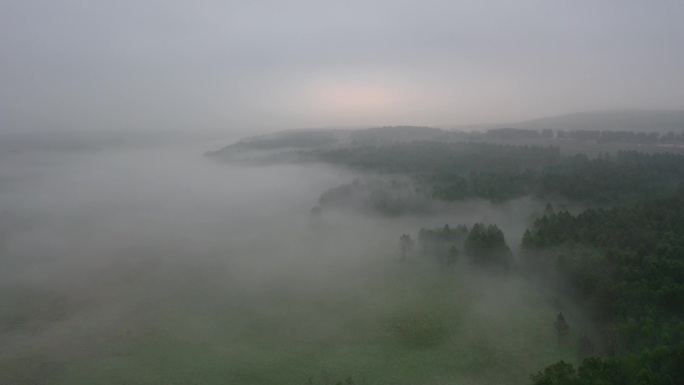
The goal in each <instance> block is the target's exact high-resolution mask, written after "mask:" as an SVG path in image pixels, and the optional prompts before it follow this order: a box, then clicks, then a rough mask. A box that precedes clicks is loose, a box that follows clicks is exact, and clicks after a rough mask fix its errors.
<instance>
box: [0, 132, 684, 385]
mask: <svg viewBox="0 0 684 385" xmlns="http://www.w3.org/2000/svg"><path fill="white" fill-rule="evenodd" d="M559 133H560V135H561V136H560V137H559ZM16 135H19V136H20V137H21V138H20V139H17V137H11V135H9V134H8V135H5V136H3V141H4V139H5V138H8V140H7V141H4V142H3V143H11V146H10V145H8V144H5V146H7V147H3V146H0V159H1V160H2V163H0V181H2V187H1V188H0V212H2V224H1V225H0V248H1V253H2V259H1V260H0V282H1V284H0V288H1V290H0V298H1V301H0V304H2V305H1V307H0V383H8V384H14V383H17V384H22V383H27V384H28V383H50V384H53V383H54V384H60V383H63V384H78V383H83V384H87V383H112V384H119V383H140V384H161V383H179V384H186V383H187V384H190V383H203V384H205V383H216V384H223V383H249V384H259V383H263V384H271V383H292V384H336V383H347V384H412V383H427V384H430V383H434V384H443V383H473V384H475V383H477V384H479V383H488V384H489V383H494V384H496V383H500V384H508V383H521V384H522V383H530V381H532V382H533V383H535V384H537V383H555V382H545V381H550V380H549V379H550V378H556V379H561V380H559V381H574V382H570V383H578V384H585V383H587V384H589V383H595V382H592V381H595V380H596V381H598V380H605V381H627V382H620V383H632V382H631V381H635V379H639V378H644V376H651V377H650V378H651V379H653V381H654V382H653V383H666V382H667V381H671V380H672V379H673V378H679V377H677V376H678V375H679V374H678V373H679V372H678V370H680V369H679V368H681V366H677V364H676V363H677V362H678V360H679V358H678V357H681V356H678V354H679V353H678V351H679V350H677V349H679V348H678V345H677V344H678V341H681V340H682V339H681V337H682V334H681V333H682V330H684V328H682V326H681V325H682V323H681V322H682V320H681V311H682V310H683V309H682V307H681V304H682V303H683V302H680V300H681V294H680V293H681V290H682V289H681V282H682V280H680V279H679V278H678V277H679V276H680V274H681V271H682V270H681V266H682V265H681V256H680V254H679V252H678V251H677V250H680V249H678V247H679V246H678V245H679V242H680V241H679V239H680V238H678V237H677V234H680V231H682V230H684V228H682V226H683V225H682V222H681V218H682V217H684V216H682V213H680V211H681V207H684V204H682V201H681V200H682V180H684V175H682V173H683V172H684V167H683V166H684V156H683V155H681V154H680V151H681V150H680V149H679V148H678V147H677V146H661V145H662V144H664V143H667V144H677V143H679V140H680V138H681V135H682V133H681V131H680V132H673V133H669V132H661V133H659V134H658V137H657V138H656V139H653V138H655V137H654V136H652V135H651V136H647V139H645V140H635V139H634V138H640V136H639V134H638V133H632V134H623V135H620V134H616V132H614V131H611V133H610V134H608V135H611V136H610V137H611V138H626V139H620V140H611V141H607V140H602V139H601V138H603V136H604V135H606V131H599V134H598V136H596V134H587V133H586V131H582V130H579V131H576V132H572V133H569V132H566V131H563V130H552V129H541V130H535V129H532V128H505V129H500V128H492V129H489V130H482V131H451V130H444V129H438V128H430V127H412V126H402V127H381V128H371V129H362V130H347V129H330V130H293V131H283V132H276V133H271V134H265V135H263V136H257V137H250V138H244V139H238V140H235V139H225V138H223V137H220V136H207V135H204V136H202V135H199V136H192V135H190V134H187V135H179V136H177V137H173V136H171V137H169V136H163V135H162V136H157V134H156V133H149V134H143V135H141V136H140V137H141V138H146V140H140V141H136V140H135V139H134V138H135V136H127V135H124V134H122V135H114V134H112V135H113V136H107V135H109V134H107V135H99V136H98V135H97V134H92V133H89V134H86V135H84V136H83V137H79V136H78V135H77V133H73V134H72V135H74V137H75V138H79V139H78V140H75V141H71V140H67V141H64V139H63V138H60V139H59V140H58V141H57V142H55V141H54V140H53V139H52V138H59V136H52V135H54V134H50V135H44V136H41V135H40V134H32V135H30V136H23V135H20V134H16ZM578 135H579V136H578ZM582 135H584V136H582ZM586 135H589V136H591V135H594V136H592V137H591V139H587V138H586V137H585V136H586ZM112 137H118V138H125V139H126V140H113V139H112ZM644 138H646V136H645V137H644ZM231 141H232V142H233V143H232V144H230V145H228V146H226V142H231ZM64 143H80V144H79V145H78V146H71V145H65V144H64ZM215 149H220V150H215ZM582 150H584V151H582ZM203 154H204V156H203ZM644 282H646V283H647V284H646V286H644V284H643V283H644ZM554 363H555V364H554ZM575 368H578V369H579V370H578V371H576V370H575ZM535 373H536V374H535ZM659 381H664V382H659ZM608 383H618V382H608ZM634 383H636V382H634Z"/></svg>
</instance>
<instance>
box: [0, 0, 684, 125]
mask: <svg viewBox="0 0 684 385" xmlns="http://www.w3.org/2000/svg"><path fill="white" fill-rule="evenodd" d="M682 20H684V2H682V1H680V0H650V1H646V0H640V1H637V0H600V1H596V0H574V1H570V0H557V1H548V0H499V1H487V2H484V1H456V0H451V1H447V0H424V1H405V0H378V1H373V0H364V1H359V0H345V1H334V2H332V1H321V0H319V1H313V0H292V1H273V0H269V1H262V0H249V1H242V0H233V1H230V0H229V1H218V0H196V1H191V2H190V1H179V0H165V1H144V0H138V1H132V0H117V1H105V0H102V1H93V0H80V1H79V0H60V1H48V0H45V1H39V0H4V1H2V2H0V132H1V131H24V130H67V129H89V130H90V129H92V130H98V129H121V128H123V129H129V130H130V129H134V130H135V129H144V128H150V129H174V130H188V131H191V130H198V131H199V130H213V131H223V130H225V131H236V132H237V131H240V132H245V131H250V130H253V131H263V130H274V129H288V128H305V127H350V126H354V127H367V126H378V125H398V124H410V125H437V126H443V125H459V124H479V123H504V122H514V121H522V120H527V119H533V118H537V117H542V116H551V115H556V114H563V113H571V112H579V111H590V110H611V109H667V110H672V109H684V72H682V69H683V68H684V43H682V42H683V41H684V23H683V22H681V21H682Z"/></svg>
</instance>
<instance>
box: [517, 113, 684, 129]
mask: <svg viewBox="0 0 684 385" xmlns="http://www.w3.org/2000/svg"><path fill="white" fill-rule="evenodd" d="M507 126H508V127H516V128H530V129H535V130H541V129H545V128H550V129H552V130H565V131H578V130H599V131H640V132H661V133H666V132H669V131H674V132H682V131H684V110H680V111H656V110H624V111H593V112H579V113H574V114H567V115H559V116H552V117H546V118H540V119H533V120H530V121H527V122H520V123H516V124H508V125H507Z"/></svg>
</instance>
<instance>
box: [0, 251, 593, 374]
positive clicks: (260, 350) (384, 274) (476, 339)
mask: <svg viewBox="0 0 684 385" xmlns="http://www.w3.org/2000/svg"><path fill="white" fill-rule="evenodd" d="M187 271H188V268H187V267H186V266H176V267H173V268H170V269H169V268H166V269H161V271H156V270H155V269H154V267H152V266H150V267H146V268H141V272H139V273H137V274H133V275H131V274H130V273H127V274H125V275H123V276H118V275H117V274H116V273H115V272H114V273H112V272H110V273H109V274H106V276H107V277H108V279H107V280H102V279H100V280H99V281H98V283H91V284H90V285H91V286H90V287H89V290H85V291H84V292H83V293H81V295H80V297H79V296H74V295H73V293H72V294H71V295H69V296H66V295H65V296H64V298H61V297H60V296H59V295H58V294H54V293H52V294H48V293H47V292H40V291H36V290H28V289H21V290H18V289H17V290H14V291H12V290H2V293H4V294H3V296H4V298H2V299H3V307H2V308H1V310H2V318H1V319H2V320H3V326H4V330H3V332H2V334H1V335H2V341H3V344H4V345H5V346H4V349H3V355H2V357H0V383H3V384H38V383H40V384H42V383H50V384H65V385H66V384H68V385H77V384H96V383H97V384H141V385H142V384H150V385H152V384H309V383H311V384H337V383H338V382H340V381H341V382H342V383H346V382H345V381H346V380H347V379H349V378H350V379H351V380H352V381H353V383H354V384H476V383H477V384H480V383H482V384H516V383H519V384H524V383H526V382H527V381H528V376H529V374H530V373H533V372H536V371H537V370H540V369H541V368H543V367H544V366H545V365H547V364H549V363H551V362H554V361H556V360H558V359H565V360H568V361H571V362H573V361H574V360H575V358H576V348H575V345H576V343H575V341H576V339H577V336H578V334H579V329H580V327H578V326H577V325H578V324H579V323H580V321H579V320H577V319H575V318H576V317H575V316H574V315H573V314H572V313H570V314H566V317H567V318H568V322H569V323H570V325H571V333H570V335H568V336H567V337H566V338H565V339H564V341H563V344H562V345H561V346H560V347H559V346H558V344H557V340H556V337H555V334H554V330H553V327H552V324H553V321H554V319H555V315H556V314H557V309H555V308H554V307H553V306H552V305H551V302H552V301H550V300H549V299H548V298H546V297H545V296H544V295H543V294H542V293H541V292H540V291H539V290H536V289H535V288H533V287H532V286H531V285H530V284H529V283H526V282H525V281H523V280H521V279H517V278H511V277H508V278H505V277H492V276H488V275H487V274H482V273H481V272H477V271H472V270H470V269H468V268H465V267H462V268H461V269H459V271H457V272H456V274H453V275H452V274H449V273H447V272H445V271H442V270H440V269H438V268H437V267H436V266H432V265H431V264H430V263H419V262H414V263H406V264H401V263H397V262H395V261H385V262H384V263H381V264H376V265H373V266H366V268H365V269H364V270H363V272H361V271H356V272H351V271H342V272H340V271H335V269H331V270H330V271H328V273H326V274H322V275H319V276H317V277H315V278H313V279H311V280H308V281H305V282H299V283H294V284H290V285H284V286H274V287H270V288H267V289H264V288H261V289H254V290H251V291H249V292H247V291H245V292H240V291H239V290H240V287H234V286H231V285H226V284H224V283H223V282H224V281H223V280H224V275H223V274H222V272H221V271H220V269H217V268H215V267H214V268H211V269H208V268H207V271H206V272H203V271H201V270H198V268H196V271H195V273H194V276H195V277H196V278H195V279H192V278H187V277H189V276H193V274H187ZM181 272H182V273H181ZM204 273H206V276H205V275H203V274H204ZM179 277H185V278H183V280H182V281H181V280H180V278H179ZM242 289H244V288H242ZM236 290H237V291H236ZM66 298H69V299H68V300H67V299H66ZM92 298H96V299H97V300H93V299H92ZM130 298H138V301H135V302H131V301H130ZM124 302H125V304H124ZM117 303H119V304H120V307H119V308H117ZM124 309H125V311H124ZM22 317H23V318H22ZM573 317H575V318H573ZM10 347H14V348H12V349H10Z"/></svg>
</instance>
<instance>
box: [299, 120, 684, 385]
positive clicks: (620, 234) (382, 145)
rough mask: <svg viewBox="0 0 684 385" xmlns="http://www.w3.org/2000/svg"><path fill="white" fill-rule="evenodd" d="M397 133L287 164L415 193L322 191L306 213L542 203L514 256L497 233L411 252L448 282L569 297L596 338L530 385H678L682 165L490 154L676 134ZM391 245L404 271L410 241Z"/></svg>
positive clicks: (451, 232)
mask: <svg viewBox="0 0 684 385" xmlns="http://www.w3.org/2000/svg"><path fill="white" fill-rule="evenodd" d="M399 131H400V134H401V135H403V136H404V137H405V138H408V139H407V140H390V139H387V138H386V137H385V138H384V139H383V135H387V133H389V132H392V131H391V130H388V129H376V130H371V131H368V132H361V133H357V134H355V135H354V140H353V141H351V142H349V143H348V144H346V145H340V144H339V143H337V144H336V145H334V146H320V147H318V148H314V149H311V148H306V147H307V146H303V147H300V149H299V150H297V151H296V153H297V156H298V159H299V160H298V161H317V162H325V163H330V164H335V165H340V166H345V167H349V168H351V169H354V170H360V171H363V172H366V173H367V174H369V175H385V178H387V176H389V177H390V178H392V177H395V176H403V177H408V178H409V179H408V180H410V181H412V182H413V183H415V186H414V187H411V184H407V182H406V181H405V180H404V181H402V182H401V183H400V182H397V181H391V179H389V180H390V181H388V179H385V180H384V181H381V182H377V181H376V182H365V183H361V182H359V181H358V180H357V181H354V182H353V183H351V184H349V185H342V186H340V187H337V188H335V189H332V190H330V191H328V192H326V193H324V194H323V195H322V196H321V199H320V202H319V203H320V204H321V205H322V206H323V207H326V206H335V205H339V204H340V202H348V201H350V200H354V199H357V198H359V197H361V198H360V199H361V200H362V201H364V202H370V203H371V204H370V206H369V207H370V208H371V209H372V210H374V211H376V212H378V213H380V214H382V215H396V214H401V213H402V212H409V213H413V214H415V213H416V212H417V211H420V210H427V209H426V206H424V201H421V200H420V199H418V198H416V197H417V196H422V197H425V198H429V199H433V200H436V201H445V202H449V201H457V200H468V199H473V198H480V199H485V200H489V201H491V202H494V203H496V202H503V201H507V200H511V199H514V198H518V197H523V196H530V195H531V196H534V197H537V198H539V199H542V200H546V201H549V202H553V204H551V203H549V204H547V206H546V209H545V210H544V212H543V213H539V215H538V217H537V218H538V219H536V220H535V221H534V222H533V223H531V224H530V227H529V228H528V229H527V230H526V231H525V232H524V234H520V236H521V238H519V239H517V240H516V239H513V240H509V242H512V244H516V246H517V244H521V245H522V248H521V253H520V255H518V256H517V257H516V256H514V255H513V253H512V252H511V249H510V248H509V246H508V244H507V243H506V240H505V239H504V236H503V233H502V231H501V230H500V229H499V228H498V227H497V226H496V224H482V223H476V224H474V225H472V227H470V228H469V227H467V226H465V225H458V226H456V227H454V228H453V229H452V228H450V227H449V225H446V226H445V227H444V228H437V229H420V231H419V232H418V234H417V236H416V240H417V246H418V247H417V248H416V249H417V250H416V251H417V253H418V254H419V255H422V256H432V257H437V259H438V260H440V261H441V262H442V263H443V265H444V266H445V267H446V268H447V269H450V270H452V271H453V269H455V268H457V265H458V261H459V260H461V261H463V260H465V261H467V262H468V263H470V264H471V265H474V266H479V267H480V268H483V269H489V270H491V271H497V272H499V273H503V274H524V275H526V276H528V277H529V278H530V279H532V280H537V281H539V282H543V283H544V285H547V286H548V287H551V288H552V289H551V290H552V291H555V292H556V293H558V294H559V295H562V296H565V297H567V298H573V299H574V300H576V301H577V302H578V303H579V304H580V306H581V308H582V309H583V310H584V311H585V312H586V313H587V314H589V316H590V318H591V320H592V322H594V323H595V325H597V329H598V330H599V335H598V336H593V337H591V338H590V337H588V336H582V337H581V341H580V342H579V344H578V346H579V351H578V355H579V357H580V358H581V359H582V360H581V361H579V362H581V363H580V364H579V365H577V367H573V365H571V364H569V363H567V362H563V361H560V362H557V363H555V364H551V365H550V366H548V367H547V368H546V369H544V370H543V371H540V372H539V373H537V374H533V375H531V381H532V382H533V383H534V384H674V383H682V381H684V236H683V235H684V155H681V154H678V153H676V152H674V153H668V152H653V151H635V150H618V151H610V152H605V153H599V154H598V155H597V156H589V155H587V154H582V153H574V154H567V153H563V152H562V151H561V149H560V148H559V147H558V146H548V145H546V146H538V145H529V144H525V145H519V144H515V145H514V144H501V141H502V140H503V141H504V142H505V141H507V140H508V141H517V140H520V139H529V140H530V141H531V142H532V143H534V140H538V139H549V138H555V140H574V141H578V142H585V143H586V142H589V141H592V142H593V143H595V144H596V145H601V144H605V143H609V142H621V143H651V144H653V145H654V146H655V145H656V144H657V143H661V144H662V143H667V144H668V145H673V146H675V145H676V143H678V142H681V141H682V139H683V136H682V135H683V134H682V133H673V132H670V133H666V134H663V135H659V134H657V133H634V132H613V131H588V130H585V131H574V132H565V131H558V132H553V131H551V130H539V131H537V130H514V129H497V130H490V131H489V132H487V133H485V134H482V135H484V136H486V137H488V138H491V139H496V143H487V142H483V141H472V140H469V141H459V140H458V138H459V137H461V135H466V134H465V133H463V134H449V133H445V132H440V131H439V130H434V129H432V130H427V131H425V132H424V134H425V135H427V136H428V137H427V138H426V137H421V136H420V135H418V134H416V131H415V130H412V129H411V128H402V129H401V130H399ZM432 137H434V139H431V138H432ZM454 138H456V140H454ZM479 138H480V139H481V138H482V136H480V137H479ZM471 139H472V137H471ZM407 197H408V198H407ZM416 202H421V203H416ZM570 203H571V204H573V205H575V207H583V209H581V210H575V211H574V214H573V213H570V212H568V211H565V210H563V209H562V208H563V207H565V205H566V204H570ZM554 205H555V206H556V207H557V208H560V210H555V209H554V207H553V206H554ZM416 207H418V209H416ZM582 210H583V211H582ZM399 242H400V243H399V245H400V250H401V260H402V261H404V260H406V259H407V255H409V254H411V253H412V252H413V251H414V240H413V238H412V237H411V235H409V234H403V235H401V237H400V238H399ZM414 254H415V253H414ZM553 325H554V327H555V329H556V331H557V334H558V341H559V343H561V341H562V338H563V337H564V336H565V334H567V331H568V329H569V328H570V327H571V326H569V325H568V324H567V323H566V321H565V318H564V317H563V314H562V313H560V314H558V317H557V319H556V321H555V323H553Z"/></svg>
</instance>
